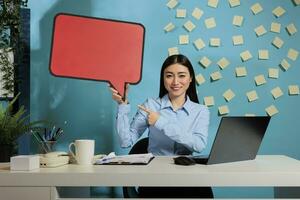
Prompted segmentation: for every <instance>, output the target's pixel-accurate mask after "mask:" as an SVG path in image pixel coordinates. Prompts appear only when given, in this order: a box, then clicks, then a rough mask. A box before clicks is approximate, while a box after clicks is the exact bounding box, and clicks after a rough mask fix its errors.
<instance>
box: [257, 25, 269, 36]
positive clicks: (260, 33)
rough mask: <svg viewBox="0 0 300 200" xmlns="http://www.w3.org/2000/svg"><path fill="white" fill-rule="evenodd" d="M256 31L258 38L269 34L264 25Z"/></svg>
mask: <svg viewBox="0 0 300 200" xmlns="http://www.w3.org/2000/svg"><path fill="white" fill-rule="evenodd" d="M254 31H255V33H256V35H257V36H258V37H259V36H262V35H264V34H266V33H267V30H266V29H265V27H264V26H263V25H260V26H258V27H256V28H255V29H254Z"/></svg>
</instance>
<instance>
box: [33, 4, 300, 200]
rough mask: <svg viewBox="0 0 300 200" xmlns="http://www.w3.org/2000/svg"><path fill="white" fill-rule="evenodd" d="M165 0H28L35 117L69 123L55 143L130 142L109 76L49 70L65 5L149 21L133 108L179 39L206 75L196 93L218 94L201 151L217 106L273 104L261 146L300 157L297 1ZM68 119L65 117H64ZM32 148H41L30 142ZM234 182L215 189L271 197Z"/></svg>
mask: <svg viewBox="0 0 300 200" xmlns="http://www.w3.org/2000/svg"><path fill="white" fill-rule="evenodd" d="M167 2H168V1H162V0H152V1H146V0H122V1H120V0H118V1H117V0H101V1H100V0H98V1H97V0H77V1H72V0H59V1H58V0H56V1H54V0H43V1H39V0H30V1H29V7H30V9H31V85H30V87H31V96H30V98H31V105H30V112H31V119H32V120H38V119H47V120H49V121H52V122H54V123H56V124H57V125H61V126H64V128H65V134H64V135H63V137H62V138H61V140H60V141H59V143H58V145H57V149H59V150H67V146H68V144H69V143H70V142H72V141H73V140H75V139H78V138H90V139H95V140H96V153H109V152H111V151H115V152H117V153H120V154H121V153H127V151H128V150H124V149H121V148H120V147H119V143H118V138H117V137H116V132H115V129H114V122H115V120H114V119H115V113H116V103H115V102H113V101H112V99H111V94H110V92H109V90H108V88H107V84H106V83H104V82H94V81H86V80H73V79H67V78H57V77H53V76H51V75H50V73H49V68H48V65H49V56H50V47H51V37H52V25H53V18H54V16H55V15H56V14H57V13H59V12H67V13H73V14H78V15H86V16H92V17H101V18H109V19H117V20H123V21H132V22H138V23H142V24H143V25H144V26H145V28H146V40H145V50H144V61H143V73H142V81H141V82H140V83H139V84H138V85H132V86H131V87H130V94H129V100H130V102H131V104H132V108H133V110H132V115H133V114H134V112H135V108H136V105H137V104H140V103H142V102H143V101H144V100H145V99H146V98H147V97H156V96H158V88H159V72H160V67H161V64H162V62H163V61H164V59H165V58H166V57H167V56H168V48H170V47H174V46H177V47H178V48H179V51H180V53H183V54H185V55H187V56H188V57H189V58H190V59H191V61H192V63H193V65H194V69H195V71H196V73H197V74H199V73H201V74H203V76H204V77H205V79H206V82H205V83H204V84H202V85H200V86H198V88H197V89H198V96H199V99H200V100H201V102H203V97H204V96H214V98H215V105H214V106H212V107H210V112H211V124H210V130H209V144H208V147H207V149H206V150H205V152H204V153H206V154H207V153H208V152H209V150H210V148H211V144H212V141H213V138H214V136H215V133H216V129H217V127H218V123H219V121H220V116H219V115H218V107H219V106H221V105H227V106H228V107H229V109H230V113H229V114H228V115H232V116H236V115H245V114H246V113H254V114H256V115H266V112H265V108H266V107H268V106H270V105H272V104H273V105H275V106H276V108H277V109H278V110H279V113H278V114H276V115H274V116H273V117H272V120H271V122H270V126H269V128H268V130H267V133H266V136H265V138H264V140H263V143H262V146H261V148H260V151H259V153H260V154H284V155H288V156H291V157H294V158H297V159H299V158H300V149H299V145H298V141H299V140H300V135H299V131H298V126H297V123H299V119H300V116H299V115H300V112H299V111H300V109H299V96H297V95H296V96H289V95H288V85H300V79H299V74H300V59H299V58H298V59H297V60H296V61H293V60H290V59H289V58H287V52H288V50H289V49H290V48H293V49H295V50H297V51H300V48H299V44H300V35H299V31H300V21H299V17H300V6H295V5H294V4H293V2H292V1H291V0H285V1H282V0H272V1H270V0H259V1H251V0H249V1H242V2H241V5H240V6H238V7H233V8H230V6H229V3H228V1H223V0H220V1H219V5H218V7H217V8H211V7H208V6H207V1H196V0H193V1H192V0H189V1H187V0H185V1H183V0H181V1H179V2H180V3H179V5H178V6H176V7H175V9H168V8H167V6H166V3H167ZM257 2H259V3H260V5H261V6H262V7H263V11H262V12H261V13H259V14H257V15H253V14H252V12H251V10H250V7H251V6H252V5H253V4H255V3H257ZM277 6H281V7H283V8H284V9H285V10H286V13H285V14H284V15H283V16H281V17H279V18H276V17H275V16H274V15H273V14H272V10H273V9H275V8H276V7H277ZM195 7H199V8H200V9H202V10H203V11H204V15H203V16H202V18H201V19H200V20H199V21H198V20H196V19H194V18H193V17H192V16H191V13H192V11H193V9H194V8H195ZM177 8H182V9H187V17H186V18H184V19H178V18H175V14H176V9H177ZM234 15H241V16H243V17H244V22H243V25H242V26H241V27H236V26H233V25H232V18H233V16H234ZM209 17H214V18H215V19H216V23H217V26H216V27H215V28H213V29H207V28H206V27H205V24H204V20H205V19H207V18H209ZM187 20H191V21H192V22H193V23H194V24H195V25H196V26H197V27H196V28H195V30H193V31H192V32H190V33H188V32H187V31H186V30H185V29H184V28H182V25H183V24H184V23H185V22H186V21H187ZM169 22H172V23H173V24H175V25H176V28H175V29H174V30H173V31H172V32H169V33H165V32H164V30H163V28H164V27H165V26H166V25H167V24H168V23H169ZM272 22H277V23H280V24H281V32H280V33H273V32H270V25H271V23H272ZM290 23H294V25H295V26H296V28H298V32H297V33H296V34H294V35H292V36H290V35H289V34H288V33H287V31H286V30H285V27H286V26H287V25H288V24H290ZM259 25H263V26H264V27H265V28H266V29H267V31H268V32H267V33H266V34H265V35H263V36H261V37H257V36H256V35H255V32H254V28H256V27H257V26H259ZM181 34H189V37H190V43H189V44H188V45H179V44H178V37H179V35H181ZM233 35H243V37H244V44H243V45H241V46H233V44H232V36H233ZM275 36H279V37H280V38H281V39H282V40H283V41H284V45H283V47H282V48H280V49H277V48H275V47H274V46H273V45H272V44H271V42H272V40H273V39H274V37H275ZM199 37H200V38H202V39H203V41H204V42H205V43H206V47H205V48H204V49H202V50H199V51H197V50H196V49H195V47H194V46H193V41H194V40H196V39H197V38H199ZM212 37H218V38H220V39H221V46H220V47H210V46H209V44H208V43H209V39H210V38H212ZM259 49H267V50H269V57H270V58H269V59H268V60H259V59H258V50H259ZM245 50H249V51H250V52H251V54H252V56H253V58H252V59H251V60H249V61H247V62H242V61H241V58H240V56H239V54H240V53H241V52H243V51H245ZM203 56H206V57H208V58H209V59H211V60H212V62H213V63H212V64H211V66H209V67H208V68H207V69H204V68H203V67H202V66H200V65H199V63H198V61H199V60H200V58H202V57H203ZM222 57H225V58H227V59H228V60H229V61H230V65H229V66H228V67H227V68H225V69H223V70H220V68H219V67H218V66H217V62H218V61H219V60H220V59H221V58H222ZM284 58H285V59H286V60H288V62H289V63H290V64H291V68H290V69H289V70H287V71H286V72H284V71H283V70H282V69H281V68H280V67H279V63H280V62H281V60H282V59H284ZM238 66H245V67H246V68H247V72H248V75H247V76H246V77H241V78H237V77H235V68H236V67H238ZM270 67H273V68H278V69H279V78H278V79H270V78H268V68H270ZM214 71H220V72H221V73H222V76H223V78H222V79H221V80H218V81H215V82H210V81H209V76H210V74H211V73H212V72H214ZM259 74H264V76H265V77H266V81H267V83H266V84H264V85H261V86H256V85H255V82H254V76H256V75H259ZM277 86H279V87H280V88H281V89H282V91H283V93H284V95H283V96H281V97H279V98H278V99H276V100H275V99H274V98H273V97H272V95H271V93H270V90H271V89H273V88H275V87H277ZM227 89H232V90H233V91H234V93H235V94H236V97H235V98H234V99H232V100H231V101H230V102H226V101H225V99H224V98H223V96H222V95H223V93H224V92H225V91H226V90H227ZM250 90H256V91H257V93H258V96H259V99H258V100H257V101H255V102H252V103H249V102H248V100H247V97H246V95H245V94H246V92H248V91H250ZM64 121H67V122H68V123H67V124H66V125H64ZM32 151H33V152H34V151H36V150H35V149H34V148H32ZM253 190H254V191H255V192H253V191H252V190H250V192H249V191H248V189H247V190H246V189H241V188H233V189H228V188H226V189H222V188H221V189H219V188H217V189H215V194H216V196H217V197H218V196H222V197H226V196H227V197H230V196H237V197H251V194H252V193H255V195H256V196H257V195H258V196H261V197H269V196H271V197H272V192H273V191H272V189H270V188H262V189H257V188H254V189H253Z"/></svg>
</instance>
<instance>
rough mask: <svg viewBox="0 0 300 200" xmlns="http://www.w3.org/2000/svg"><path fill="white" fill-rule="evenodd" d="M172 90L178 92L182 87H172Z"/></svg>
mask: <svg viewBox="0 0 300 200" xmlns="http://www.w3.org/2000/svg"><path fill="white" fill-rule="evenodd" d="M171 89H172V90H174V91H178V90H180V89H181V88H180V87H171Z"/></svg>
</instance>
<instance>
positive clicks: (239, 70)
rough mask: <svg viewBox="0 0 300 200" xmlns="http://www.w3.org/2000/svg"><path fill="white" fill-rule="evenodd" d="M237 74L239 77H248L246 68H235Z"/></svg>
mask: <svg viewBox="0 0 300 200" xmlns="http://www.w3.org/2000/svg"><path fill="white" fill-rule="evenodd" d="M235 74H236V76H237V77H242V76H247V70H246V67H237V68H235Z"/></svg>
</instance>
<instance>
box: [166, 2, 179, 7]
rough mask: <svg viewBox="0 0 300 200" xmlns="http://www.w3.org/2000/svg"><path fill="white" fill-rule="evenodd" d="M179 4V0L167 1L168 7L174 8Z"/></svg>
mask: <svg viewBox="0 0 300 200" xmlns="http://www.w3.org/2000/svg"><path fill="white" fill-rule="evenodd" d="M177 5H178V1H177V0H170V1H169V2H168V3H167V6H168V8H170V9H173V8H175V7H176V6H177Z"/></svg>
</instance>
